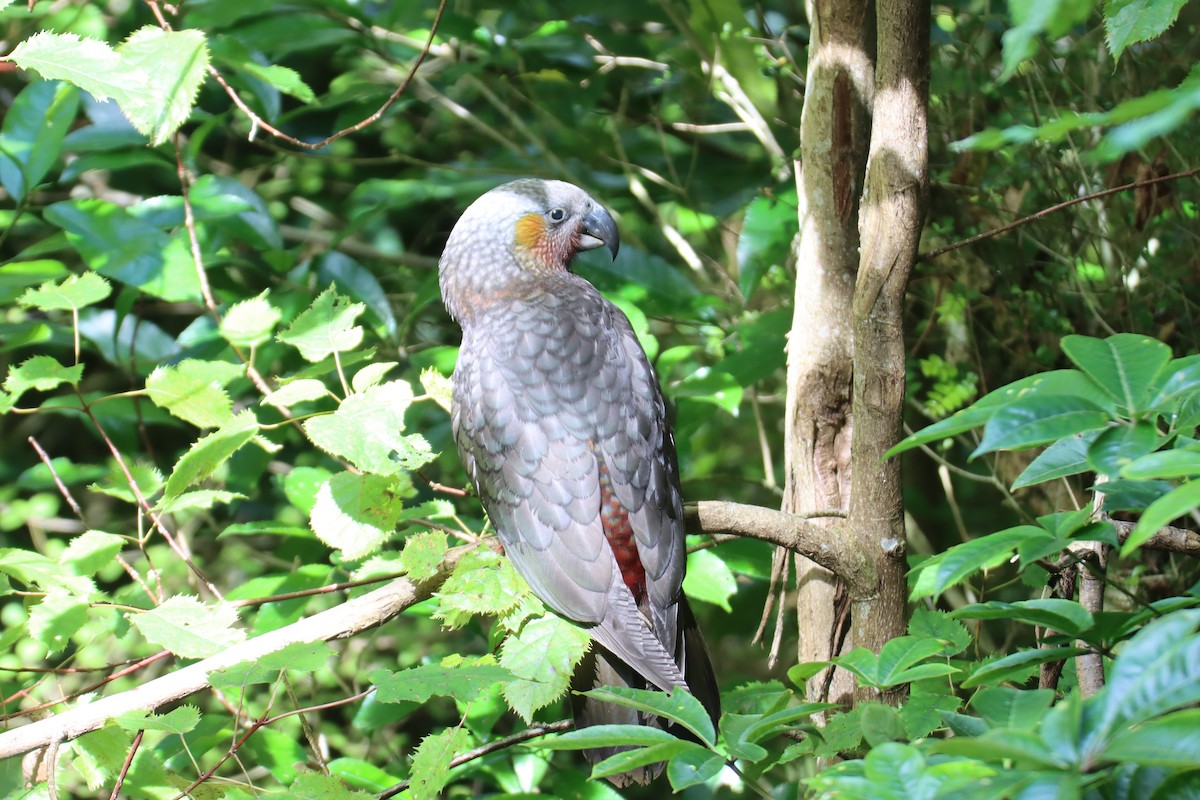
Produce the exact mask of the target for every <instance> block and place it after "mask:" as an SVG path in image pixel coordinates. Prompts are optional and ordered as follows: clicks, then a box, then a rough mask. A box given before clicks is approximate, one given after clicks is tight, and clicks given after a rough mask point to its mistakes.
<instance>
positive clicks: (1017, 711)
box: [971, 686, 1054, 731]
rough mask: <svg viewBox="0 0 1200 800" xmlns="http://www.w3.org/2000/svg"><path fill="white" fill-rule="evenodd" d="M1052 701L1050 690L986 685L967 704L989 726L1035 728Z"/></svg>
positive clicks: (1017, 728) (1016, 728)
mask: <svg viewBox="0 0 1200 800" xmlns="http://www.w3.org/2000/svg"><path fill="white" fill-rule="evenodd" d="M1053 702H1054V691H1053V690H1051V689H1013V688H1012V687H1009V686H989V687H986V688H983V689H980V690H979V691H978V692H976V693H975V695H974V696H973V697H972V698H971V707H972V708H974V709H975V711H976V712H977V713H978V714H979V716H980V717H982V718H983V720H984V721H985V722H986V723H987V724H988V726H989V727H991V728H1012V729H1014V730H1029V731H1032V730H1036V729H1037V727H1038V726H1039V725H1040V724H1041V721H1042V718H1043V717H1045V716H1046V712H1047V711H1048V710H1049V709H1050V704H1051V703H1053Z"/></svg>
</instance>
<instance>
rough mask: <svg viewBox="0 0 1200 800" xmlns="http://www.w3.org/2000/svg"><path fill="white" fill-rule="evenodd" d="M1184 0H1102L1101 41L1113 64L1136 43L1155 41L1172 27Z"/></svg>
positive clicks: (1185, 0)
mask: <svg viewBox="0 0 1200 800" xmlns="http://www.w3.org/2000/svg"><path fill="white" fill-rule="evenodd" d="M1186 3H1187V0H1165V1H1164V0H1105V3H1104V38H1105V40H1106V41H1107V42H1108V48H1109V50H1111V51H1112V55H1113V61H1120V59H1121V55H1122V54H1123V53H1124V52H1125V50H1126V49H1127V48H1128V47H1129V46H1130V45H1134V44H1137V43H1138V42H1148V41H1150V40H1151V39H1157V38H1158V37H1159V36H1161V35H1162V34H1164V33H1165V32H1166V31H1167V29H1168V28H1170V27H1171V26H1172V25H1174V24H1175V20H1176V18H1177V17H1178V16H1179V10H1180V9H1181V8H1183V6H1184V5H1185V4H1186Z"/></svg>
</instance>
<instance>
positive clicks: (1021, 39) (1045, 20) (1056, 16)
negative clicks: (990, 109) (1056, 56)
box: [999, 0, 1093, 82]
mask: <svg viewBox="0 0 1200 800" xmlns="http://www.w3.org/2000/svg"><path fill="white" fill-rule="evenodd" d="M1092 7H1093V6H1092V3H1091V2H1090V0H1012V1H1011V2H1010V3H1009V6H1008V8H1009V13H1011V14H1012V21H1013V26H1012V27H1011V28H1009V29H1008V30H1007V31H1005V32H1004V37H1003V41H1004V70H1003V72H1001V74H1000V79H999V80H1000V81H1001V82H1003V81H1007V80H1008V79H1009V78H1011V77H1012V76H1013V75H1014V74H1016V71H1017V68H1018V67H1019V66H1020V65H1021V62H1023V61H1024V60H1025V59H1027V58H1029V57H1030V56H1032V55H1033V53H1034V50H1035V47H1036V40H1037V38H1038V37H1039V36H1041V35H1043V34H1045V35H1046V36H1047V37H1048V38H1050V39H1057V38H1058V37H1060V36H1063V35H1064V34H1065V33H1066V32H1067V31H1068V30H1070V29H1071V28H1073V27H1074V26H1075V25H1079V24H1081V23H1083V22H1084V20H1086V19H1087V17H1088V14H1090V13H1091V11H1092Z"/></svg>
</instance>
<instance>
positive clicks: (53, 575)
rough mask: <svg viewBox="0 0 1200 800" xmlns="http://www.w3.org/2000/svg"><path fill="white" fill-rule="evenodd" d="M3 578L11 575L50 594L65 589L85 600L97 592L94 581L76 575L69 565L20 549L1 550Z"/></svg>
mask: <svg viewBox="0 0 1200 800" xmlns="http://www.w3.org/2000/svg"><path fill="white" fill-rule="evenodd" d="M0 575H8V576H10V577H12V578H15V579H16V580H18V581H20V582H21V583H23V584H26V585H27V586H36V587H37V588H39V589H41V590H42V591H46V592H50V591H53V590H55V589H64V590H66V591H67V592H69V593H70V594H72V595H74V596H76V597H78V598H80V599H83V600H86V599H87V598H88V597H90V596H91V595H92V593H93V592H95V591H96V585H95V584H94V583H92V581H91V579H89V578H86V577H83V576H80V575H76V574H75V573H74V572H72V571H71V570H69V569H67V568H66V565H64V564H60V563H58V562H57V561H53V560H51V559H49V558H46V557H45V556H44V555H42V554H41V553H35V552H33V551H32V550H22V549H19V548H16V547H3V548H0Z"/></svg>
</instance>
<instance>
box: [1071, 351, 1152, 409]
mask: <svg viewBox="0 0 1200 800" xmlns="http://www.w3.org/2000/svg"><path fill="white" fill-rule="evenodd" d="M1062 349H1063V352H1064V353H1066V354H1067V356H1068V357H1070V359H1071V360H1072V361H1074V362H1075V365H1076V366H1078V367H1079V368H1080V369H1081V370H1083V371H1084V372H1086V373H1087V374H1088V375H1089V376H1091V378H1092V379H1093V380H1095V381H1096V383H1097V384H1099V385H1100V386H1101V387H1102V388H1103V389H1104V390H1105V391H1106V392H1108V393H1109V394H1110V395H1112V397H1113V398H1114V399H1115V400H1116V401H1117V402H1118V403H1119V404H1120V405H1121V407H1122V408H1124V409H1125V411H1126V412H1128V413H1130V414H1135V413H1138V412H1140V411H1142V410H1143V409H1144V408H1146V407H1147V406H1148V404H1147V403H1146V400H1147V398H1148V395H1149V394H1150V393H1151V391H1153V390H1154V389H1156V388H1157V385H1156V381H1155V379H1156V378H1157V377H1158V375H1159V373H1160V372H1161V371H1162V369H1163V367H1165V366H1166V365H1167V363H1168V362H1170V360H1171V348H1170V347H1168V346H1167V345H1165V344H1163V343H1162V342H1160V341H1158V340H1157V339H1154V338H1151V337H1149V336H1143V335H1141V334H1134V333H1118V334H1116V335H1113V336H1109V337H1108V338H1107V339H1095V338H1092V337H1090V336H1079V335H1071V336H1066V337H1063V340H1062Z"/></svg>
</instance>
